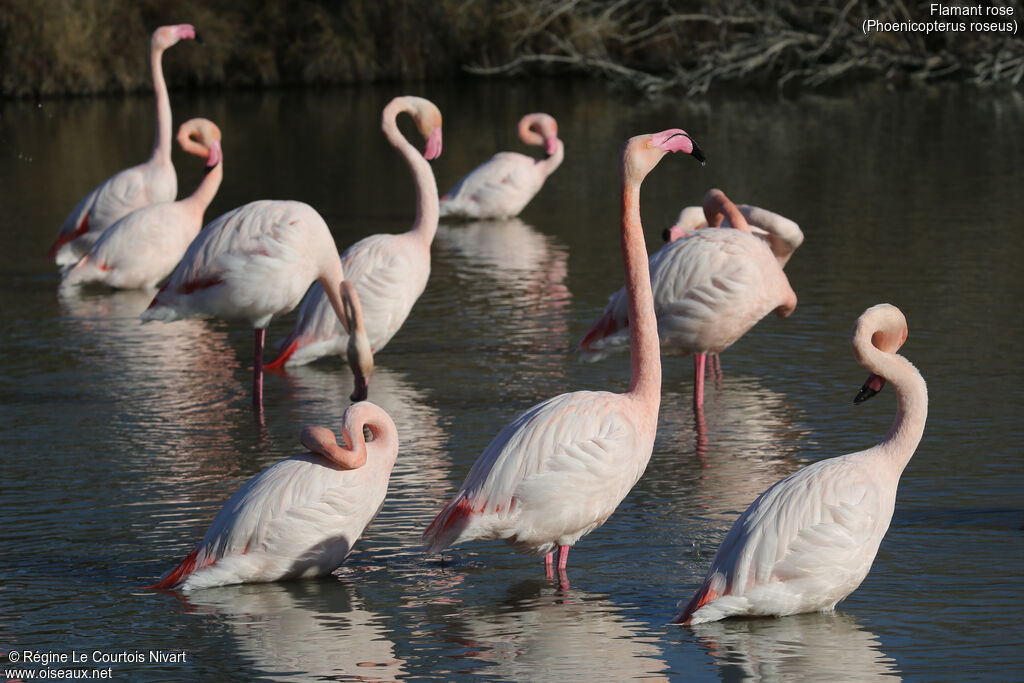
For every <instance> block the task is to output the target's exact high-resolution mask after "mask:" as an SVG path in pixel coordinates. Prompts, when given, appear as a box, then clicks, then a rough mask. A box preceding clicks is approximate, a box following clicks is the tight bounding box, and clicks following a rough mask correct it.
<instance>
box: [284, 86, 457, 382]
mask: <svg viewBox="0 0 1024 683" xmlns="http://www.w3.org/2000/svg"><path fill="white" fill-rule="evenodd" d="M403 112H405V113H408V114H410V115H411V116H412V118H413V120H414V121H415V122H416V127H417V128H418V129H419V131H420V133H421V134H422V135H423V137H424V139H425V140H426V149H425V151H424V153H423V154H420V153H419V152H418V151H417V150H416V148H415V147H414V146H413V145H412V144H410V143H409V141H408V140H406V139H405V137H404V136H403V135H402V132H401V131H400V130H399V129H398V122H397V120H396V119H397V118H398V115H399V114H401V113H403ZM381 128H382V129H383V130H384V135H385V136H386V137H387V139H388V142H390V143H391V144H392V146H394V148H395V149H397V150H398V153H399V154H401V155H402V158H403V159H405V162H406V163H407V164H408V165H409V169H410V170H411V171H412V175H413V180H414V182H415V184H416V220H415V221H414V222H413V224H412V228H411V229H410V230H409V231H408V232H405V233H401V234H399V235H371V236H369V237H366V238H364V239H361V240H359V241H358V242H356V243H355V244H353V245H352V246H351V247H349V248H348V249H346V250H345V253H343V254H342V255H341V262H342V265H343V266H344V268H345V276H346V277H347V278H348V280H349V281H350V282H351V283H352V284H353V285H355V288H356V291H358V292H359V300H360V302H361V303H362V306H363V314H364V315H365V316H366V334H367V337H368V338H369V342H370V348H371V349H372V350H373V353H377V352H378V351H380V350H381V349H383V348H384V346H385V345H386V344H387V343H388V342H389V341H390V340H391V338H392V337H393V336H395V333H396V332H398V330H399V329H400V328H401V327H402V323H404V322H405V319H406V318H407V317H409V312H410V311H411V310H412V307H413V305H414V304H415V303H416V301H417V300H418V299H419V298H420V295H421V294H423V290H424V289H426V286H427V280H428V279H429V278H430V245H431V243H432V242H433V241H434V234H435V233H436V232H437V183H436V182H435V180H434V172H433V171H432V170H431V169H430V164H429V163H427V162H428V160H432V159H436V158H437V157H439V156H440V155H441V112H440V111H439V110H438V108H437V107H436V106H434V104H433V103H432V102H430V101H429V100H425V99H423V98H422V97H396V98H395V99H393V100H391V102H390V103H388V105H387V106H386V107H385V108H384V113H383V115H382V116H381ZM347 347H348V333H347V332H346V330H345V328H344V327H342V326H341V325H340V324H339V323H338V319H337V317H336V316H334V315H333V314H332V313H331V304H330V302H329V301H328V300H327V297H325V296H324V290H323V288H322V287H320V286H318V285H313V287H312V289H310V290H309V293H308V294H307V295H306V298H305V299H304V300H303V302H302V307H301V308H300V309H299V316H298V318H297V319H296V321H295V327H294V328H292V332H291V334H290V335H289V336H288V337H287V338H286V339H285V340H284V341H283V342H281V344H280V349H281V350H280V352H279V354H278V356H277V358H275V359H274V360H273V361H271V362H270V363H268V364H267V367H268V368H279V367H282V366H285V365H290V366H295V365H305V364H306V363H310V362H312V361H314V360H316V359H317V358H321V357H323V356H326V355H331V354H338V355H341V356H342V357H345V355H346V349H347Z"/></svg>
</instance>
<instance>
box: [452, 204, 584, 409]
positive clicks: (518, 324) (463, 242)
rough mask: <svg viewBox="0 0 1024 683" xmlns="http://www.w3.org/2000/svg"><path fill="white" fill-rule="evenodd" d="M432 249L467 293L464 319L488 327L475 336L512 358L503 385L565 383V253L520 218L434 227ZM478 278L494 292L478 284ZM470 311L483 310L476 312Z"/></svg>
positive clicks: (567, 302) (569, 299)
mask: <svg viewBox="0 0 1024 683" xmlns="http://www.w3.org/2000/svg"><path fill="white" fill-rule="evenodd" d="M434 241H435V244H437V245H438V247H439V248H440V249H441V250H445V251H447V252H448V253H449V254H451V255H453V256H455V257H456V258H455V259H454V265H455V268H456V277H457V278H458V279H459V280H460V281H462V280H466V281H472V282H473V286H472V287H470V288H467V290H468V291H467V292H466V295H467V296H468V297H469V300H468V301H467V302H466V304H465V306H466V308H467V311H466V313H465V315H466V317H467V318H468V319H471V320H482V321H486V325H485V326H484V329H477V330H475V333H476V336H479V337H480V340H479V341H481V342H483V343H485V344H486V339H485V338H484V337H488V338H490V339H493V340H495V341H497V342H498V343H500V344H501V346H502V348H503V349H507V350H508V352H509V353H510V354H512V357H514V358H515V361H516V362H515V365H514V367H512V368H510V369H509V372H510V373H512V375H511V376H510V377H509V380H508V383H509V384H512V383H513V382H514V383H517V384H518V385H519V386H525V387H533V386H537V387H538V391H540V390H541V387H540V386H539V385H541V384H543V385H550V384H552V383H557V382H559V381H561V380H563V379H564V377H563V375H564V372H563V367H562V362H563V356H564V352H565V348H566V345H567V344H568V339H569V320H568V318H569V305H570V304H571V303H572V294H571V292H570V291H569V288H568V287H566V285H565V279H566V276H567V274H568V270H569V266H568V262H569V253H568V250H567V249H566V248H565V247H564V246H563V245H561V244H559V243H558V242H556V241H555V240H554V239H553V238H551V237H549V236H547V235H543V234H541V233H539V232H537V231H536V230H535V229H534V228H532V227H531V226H529V225H527V224H526V223H524V222H523V221H522V220H520V219H519V218H511V219H507V220H493V221H477V222H473V223H463V224H457V225H444V224H442V225H440V226H439V227H438V230H437V236H436V237H435V238H434ZM481 279H486V280H490V282H491V283H493V285H492V286H487V287H483V286H479V281H480V280H481ZM476 306H481V307H486V311H484V312H481V313H475V312H474V311H473V310H472V309H473V308H475V307H476Z"/></svg>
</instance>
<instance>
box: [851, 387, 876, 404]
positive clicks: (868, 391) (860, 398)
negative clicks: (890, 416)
mask: <svg viewBox="0 0 1024 683" xmlns="http://www.w3.org/2000/svg"><path fill="white" fill-rule="evenodd" d="M877 393H878V391H876V390H875V389H872V388H871V387H869V386H867V385H865V386H863V387H861V389H860V391H859V392H857V395H856V396H854V397H853V402H854V403H855V404H856V403H863V402H864V401H866V400H868V399H869V398H871V397H872V396H874V395H875V394H877Z"/></svg>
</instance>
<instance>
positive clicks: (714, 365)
mask: <svg viewBox="0 0 1024 683" xmlns="http://www.w3.org/2000/svg"><path fill="white" fill-rule="evenodd" d="M708 372H710V373H711V377H712V379H714V380H715V382H716V383H717V382H720V381H721V380H722V361H721V359H720V358H719V356H718V354H717V353H712V354H710V355H709V356H708ZM715 386H718V385H717V384H715Z"/></svg>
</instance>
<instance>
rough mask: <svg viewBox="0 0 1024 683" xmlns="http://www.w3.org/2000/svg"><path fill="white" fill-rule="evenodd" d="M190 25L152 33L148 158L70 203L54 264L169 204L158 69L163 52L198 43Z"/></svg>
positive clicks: (166, 127) (165, 107) (167, 114)
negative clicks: (152, 120) (120, 224)
mask: <svg viewBox="0 0 1024 683" xmlns="http://www.w3.org/2000/svg"><path fill="white" fill-rule="evenodd" d="M198 35H199V34H198V33H197V32H196V29H195V27H193V26H192V25H191V24H176V25H173V26H161V27H160V28H158V29H157V30H155V31H153V37H152V38H151V39H150V43H149V61H150V65H151V68H152V71H153V93H154V95H155V96H156V136H155V139H154V140H153V152H152V153H151V154H150V156H149V159H148V160H147V161H146V162H145V163H142V164H139V165H138V166H132V167H131V168H126V169H125V170H123V171H120V172H119V173H115V174H114V175H112V176H110V177H109V178H107V179H106V180H104V181H103V182H102V183H100V184H99V185H98V186H96V188H95V189H93V191H92V192H90V193H89V194H87V195H85V197H84V198H83V199H82V200H81V201H80V202H78V204H76V205H75V208H74V209H72V210H71V213H70V214H68V217H67V218H65V219H64V224H63V225H62V226H61V228H60V230H58V231H57V239H56V240H54V242H53V245H52V246H51V247H50V250H49V252H48V253H47V258H52V259H54V261H55V262H56V263H57V265H59V266H66V265H69V264H72V263H75V262H76V261H78V259H80V258H82V256H84V255H85V253H86V252H87V251H89V247H91V246H92V244H93V242H95V241H96V240H97V239H98V238H99V236H100V235H101V234H102V233H103V231H104V230H106V229H107V228H109V227H110V226H111V225H113V224H114V223H115V222H116V221H117V220H118V219H120V218H122V217H124V216H126V215H127V214H129V213H131V212H132V211H134V210H135V209H138V208H141V207H143V206H146V205H147V204H153V203H156V202H173V201H174V198H175V197H176V196H177V194H178V177H177V176H176V175H175V173H174V165H173V164H172V163H171V100H170V97H168V95H167V83H166V82H165V81H164V72H163V68H162V66H161V60H162V58H163V54H164V50H166V49H167V48H169V47H171V46H172V45H175V44H176V43H177V42H178V41H180V40H192V39H195V40H198V39H199V38H198Z"/></svg>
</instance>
